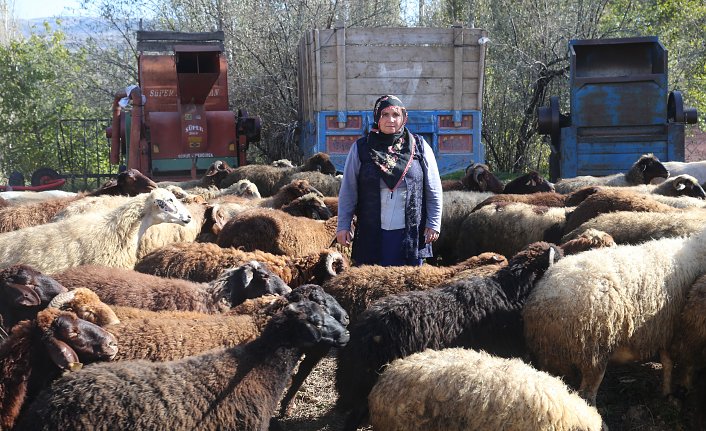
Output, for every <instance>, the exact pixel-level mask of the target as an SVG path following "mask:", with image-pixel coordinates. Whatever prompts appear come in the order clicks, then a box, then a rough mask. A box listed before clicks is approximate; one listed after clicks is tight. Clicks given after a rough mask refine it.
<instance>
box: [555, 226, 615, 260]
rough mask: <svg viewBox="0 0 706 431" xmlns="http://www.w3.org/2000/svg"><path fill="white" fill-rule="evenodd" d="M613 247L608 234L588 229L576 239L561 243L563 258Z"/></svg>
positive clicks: (613, 242) (611, 239)
mask: <svg viewBox="0 0 706 431" xmlns="http://www.w3.org/2000/svg"><path fill="white" fill-rule="evenodd" d="M615 246H616V244H615V240H614V239H613V237H612V236H611V235H610V234H609V233H606V232H603V231H601V230H598V229H593V228H590V229H586V230H585V231H584V232H583V233H582V234H581V235H579V236H577V237H576V238H574V239H572V240H569V241H566V242H565V243H563V244H562V245H561V249H562V250H563V251H564V256H569V255H572V254H576V253H580V252H582V251H586V250H592V249H594V248H601V247H615Z"/></svg>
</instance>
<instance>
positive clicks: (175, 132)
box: [107, 30, 260, 181]
mask: <svg viewBox="0 0 706 431" xmlns="http://www.w3.org/2000/svg"><path fill="white" fill-rule="evenodd" d="M137 50H138V53H139V57H138V76H139V84H138V85H136V86H131V87H128V88H127V89H126V90H125V91H121V92H118V93H117V94H116V95H115V100H114V102H113V119H112V126H111V127H109V129H108V130H107V134H108V136H109V137H110V139H111V147H110V162H111V164H122V166H121V169H122V168H123V167H125V168H128V169H132V168H135V169H138V170H139V171H141V172H143V173H145V174H147V175H149V176H150V177H152V178H153V179H155V180H158V181H159V180H166V179H170V180H180V179H186V178H196V177H197V175H200V174H201V173H203V172H205V171H206V169H208V167H209V165H210V164H211V163H213V162H214V161H215V160H223V161H225V162H227V163H228V164H230V165H231V166H239V165H243V164H245V153H246V150H247V148H248V144H249V143H250V142H257V141H258V140H259V139H260V120H259V118H257V117H250V116H248V114H247V112H245V111H244V110H238V113H237V115H236V114H235V113H234V112H233V111H232V110H230V109H229V106H228V77H227V70H228V69H227V64H226V59H225V56H224V49H223V32H222V31H216V32H210V33H183V32H164V31H142V30H140V31H138V32H137ZM130 105H131V106H132V109H130V110H128V109H126V106H130Z"/></svg>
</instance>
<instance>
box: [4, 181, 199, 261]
mask: <svg viewBox="0 0 706 431" xmlns="http://www.w3.org/2000/svg"><path fill="white" fill-rule="evenodd" d="M190 221H191V215H190V214H189V212H188V211H187V210H186V208H185V207H184V206H183V205H182V204H181V203H180V202H179V201H178V200H177V199H176V198H175V197H174V195H173V194H172V193H171V192H169V191H167V190H164V189H155V190H153V191H152V192H150V193H149V194H146V193H145V194H142V195H140V196H137V197H134V198H131V199H130V200H129V201H128V202H127V203H126V204H124V205H123V206H120V207H118V208H116V209H114V210H112V211H110V212H106V213H98V214H86V215H81V216H76V217H71V218H68V219H65V220H62V221H58V222H56V223H47V224H44V225H39V226H32V227H28V228H25V229H20V230H17V231H14V232H6V233H3V234H0V268H5V267H8V266H10V265H13V264H15V263H25V264H28V265H32V266H34V267H35V268H36V269H37V270H39V271H41V272H45V273H53V272H58V271H62V270H64V269H66V268H69V267H71V266H77V265H85V264H99V265H105V266H114V267H121V268H132V267H133V266H134V265H135V262H136V260H137V247H138V244H139V241H140V238H141V237H142V235H143V234H144V233H145V231H146V230H147V228H149V227H150V226H152V225H155V224H158V223H180V224H188V223H189V222H190Z"/></svg>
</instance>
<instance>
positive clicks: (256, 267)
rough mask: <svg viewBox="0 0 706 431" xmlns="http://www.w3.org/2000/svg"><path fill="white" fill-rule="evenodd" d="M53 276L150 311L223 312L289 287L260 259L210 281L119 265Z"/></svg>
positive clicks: (106, 298) (68, 284)
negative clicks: (195, 281)
mask: <svg viewBox="0 0 706 431" xmlns="http://www.w3.org/2000/svg"><path fill="white" fill-rule="evenodd" d="M52 277H53V278H54V279H55V280H57V281H58V282H59V283H61V284H62V285H64V286H66V287H67V288H69V289H71V288H76V287H87V288H89V289H91V290H93V291H94V292H96V293H97V294H98V296H99V297H100V298H101V299H102V300H103V301H104V302H105V303H107V304H113V305H122V306H128V307H135V308H145V309H148V310H152V311H158V310H182V311H199V312H202V313H222V312H225V311H227V310H229V309H230V308H231V307H233V306H235V305H238V304H240V303H242V302H243V301H244V300H246V299H248V298H254V297H257V296H262V295H264V294H278V295H282V294H284V293H287V292H289V291H290V290H291V289H290V288H289V286H287V285H286V284H285V283H284V282H283V281H282V280H281V279H280V278H279V277H277V276H276V275H274V274H273V273H272V272H271V271H269V270H268V269H267V267H266V266H265V265H263V264H261V263H259V262H256V261H252V262H248V263H245V264H243V265H241V266H239V267H236V268H230V269H227V270H224V271H223V272H222V273H221V275H220V277H219V278H218V279H216V280H215V281H213V282H211V283H194V282H191V281H186V280H179V279H166V278H161V277H157V276H154V275H148V274H142V273H139V272H136V271H132V270H126V269H121V268H106V267H102V266H79V267H76V268H70V269H68V270H66V271H63V272H61V273H57V274H53V275H52Z"/></svg>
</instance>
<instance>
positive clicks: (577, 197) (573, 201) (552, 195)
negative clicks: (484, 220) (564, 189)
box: [473, 187, 599, 211]
mask: <svg viewBox="0 0 706 431" xmlns="http://www.w3.org/2000/svg"><path fill="white" fill-rule="evenodd" d="M598 190H599V188H598V187H584V188H582V189H579V190H576V191H575V192H572V193H569V194H565V195H563V194H561V193H557V192H538V193H529V194H512V193H510V194H501V195H493V196H490V197H489V198H487V199H486V200H484V201H483V202H481V203H479V204H478V205H476V206H475V208H473V211H477V210H479V209H481V208H483V207H484V206H486V205H491V204H494V203H496V202H521V203H525V204H529V205H538V206H544V207H575V206H576V205H578V204H580V203H581V202H583V201H584V199H586V198H587V197H588V196H590V195H592V194H594V193H596V192H597V191H598Z"/></svg>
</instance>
